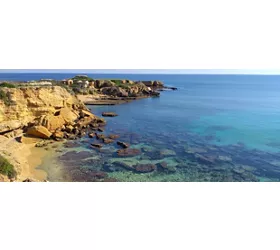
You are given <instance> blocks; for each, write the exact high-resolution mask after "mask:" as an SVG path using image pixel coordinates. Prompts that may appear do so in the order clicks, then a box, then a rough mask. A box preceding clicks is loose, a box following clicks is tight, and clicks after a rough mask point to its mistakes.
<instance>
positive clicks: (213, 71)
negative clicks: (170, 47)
mask: <svg viewBox="0 0 280 250" xmlns="http://www.w3.org/2000/svg"><path fill="white" fill-rule="evenodd" d="M70 72H71V73H95V74H98V73H100V74H110V73H113V74H261V75H280V69H278V70H277V69H271V70H267V69H264V70H258V69H249V70H245V69H96V70H91V69H0V73H70Z"/></svg>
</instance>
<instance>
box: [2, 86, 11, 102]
mask: <svg viewBox="0 0 280 250" xmlns="http://www.w3.org/2000/svg"><path fill="white" fill-rule="evenodd" d="M0 100H2V101H3V102H4V104H5V105H7V106H9V105H11V100H10V97H9V94H8V93H7V92H4V91H3V90H2V89H0Z"/></svg>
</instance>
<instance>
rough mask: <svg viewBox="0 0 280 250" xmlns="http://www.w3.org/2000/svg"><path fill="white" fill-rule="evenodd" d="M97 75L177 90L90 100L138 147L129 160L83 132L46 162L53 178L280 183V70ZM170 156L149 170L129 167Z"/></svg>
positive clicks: (113, 129) (110, 130) (31, 77)
mask: <svg viewBox="0 0 280 250" xmlns="http://www.w3.org/2000/svg"><path fill="white" fill-rule="evenodd" d="M74 75H75V74H0V80H3V79H5V80H36V79H41V78H51V79H63V78H68V77H72V76H74ZM88 75H89V76H91V77H93V78H96V79H98V78H120V79H122V78H125V79H131V80H162V81H163V82H164V83H165V85H167V86H175V87H177V88H178V90H177V91H163V92H161V96H160V98H149V99H143V100H138V101H135V102H132V103H129V104H122V105H117V106H90V107H89V108H90V109H91V110H92V112H93V113H94V114H97V115H100V114H101V113H102V112H104V111H113V112H116V113H117V114H118V115H119V116H118V117H114V118H106V120H107V123H108V125H107V126H106V131H105V133H106V134H111V133H115V134H119V135H120V136H121V138H120V140H123V141H126V142H129V143H131V145H132V148H138V149H140V150H141V155H138V156H135V157H129V158H119V157H118V156H116V153H115V152H116V150H117V149H118V147H117V146H116V145H108V146H105V147H104V150H103V151H102V152H98V151H95V150H93V149H91V148H90V147H89V144H90V143H91V142H93V139H90V138H83V139H81V140H79V141H77V142H75V143H74V145H72V146H73V147H68V148H67V149H63V152H61V153H60V154H61V155H60V156H59V158H58V159H56V162H53V164H55V165H56V167H55V168H56V171H54V170H53V169H52V167H51V166H50V163H49V162H48V164H46V163H45V164H42V166H40V167H41V168H43V169H45V170H46V171H47V172H48V173H49V179H50V180H53V181H60V180H61V181H63V180H77V181H80V180H85V181H91V178H93V177H92V176H93V175H91V171H92V172H94V171H102V172H105V173H106V174H107V175H108V177H107V178H116V179H117V180H120V181H279V180H280V76H246V75H91V74H88ZM162 162H165V163H166V164H164V167H163V168H162V169H161V168H160V167H158V170H157V171H154V172H152V173H136V172H133V171H131V170H129V168H126V167H124V166H125V164H126V166H133V165H137V164H154V165H156V164H157V166H159V163H162Z"/></svg>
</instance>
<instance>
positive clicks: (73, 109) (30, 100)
mask: <svg viewBox="0 0 280 250" xmlns="http://www.w3.org/2000/svg"><path fill="white" fill-rule="evenodd" d="M1 92H2V96H4V97H5V98H2V99H0V133H1V134H4V133H6V132H9V131H13V130H16V129H18V128H22V127H24V126H26V125H27V124H28V123H32V122H34V121H35V120H36V119H40V120H41V121H42V122H45V125H46V126H45V127H47V128H48V129H50V130H51V132H53V131H54V129H53V127H52V126H54V125H53V124H49V123H48V122H47V120H48V119H47V118H48V117H49V118H50V117H51V118H53V119H54V120H57V122H58V125H59V126H62V125H63V121H61V116H60V113H62V117H63V118H64V119H65V120H66V121H73V120H75V119H76V118H77V117H78V116H79V112H80V110H83V109H86V107H85V106H84V104H83V103H81V102H80V101H79V100H78V99H77V98H76V97H75V96H73V95H71V94H70V93H69V92H68V91H67V90H66V89H64V88H62V87H59V86H53V87H25V88H1ZM48 126H49V127H48Z"/></svg>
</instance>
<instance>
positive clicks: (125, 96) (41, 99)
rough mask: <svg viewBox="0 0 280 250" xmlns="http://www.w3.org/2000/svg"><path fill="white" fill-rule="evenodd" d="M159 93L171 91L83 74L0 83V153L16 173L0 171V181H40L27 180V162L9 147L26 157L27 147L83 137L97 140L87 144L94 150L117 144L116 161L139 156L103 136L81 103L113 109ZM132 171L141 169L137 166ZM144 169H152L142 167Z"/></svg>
mask: <svg viewBox="0 0 280 250" xmlns="http://www.w3.org/2000/svg"><path fill="white" fill-rule="evenodd" d="M164 89H173V90H176V88H172V87H165V86H164V84H163V83H162V82H160V81H142V82H139V81H138V82H134V81H130V80H94V79H92V78H89V77H88V76H75V77H73V78H71V79H67V80H65V79H64V80H61V81H57V80H51V79H43V80H41V81H31V82H8V83H7V82H4V83H0V140H2V141H3V143H1V146H0V155H3V156H4V157H5V159H7V160H8V161H9V162H11V163H12V164H13V165H14V168H15V172H16V174H15V175H13V176H8V177H7V176H5V175H3V174H2V173H1V172H0V181H1V180H2V181H7V180H10V181H26V182H29V181H43V179H42V178H41V179H40V178H39V179H38V178H36V176H32V173H31V172H32V171H26V168H27V167H28V168H30V166H28V163H27V162H26V159H24V160H23V159H21V158H17V157H15V156H16V152H15V150H13V148H18V150H23V152H22V154H25V153H24V152H29V154H27V153H26V155H29V156H30V149H31V147H36V148H45V147H46V146H47V145H49V144H50V143H52V142H53V141H58V142H60V141H62V142H65V141H67V140H75V139H77V138H81V137H85V136H86V137H89V138H96V139H97V140H98V143H92V144H91V147H92V148H93V149H95V150H101V149H102V147H103V145H106V144H111V143H116V145H119V146H120V149H119V150H118V151H117V154H118V155H119V157H127V156H131V155H137V154H139V152H138V151H137V150H136V149H131V148H129V145H128V144H127V143H126V142H120V141H116V139H117V138H118V135H114V134H111V135H109V136H105V135H104V134H103V132H104V129H105V125H106V120H105V119H104V118H101V117H98V116H96V115H94V114H92V113H91V112H90V110H89V109H88V108H87V107H86V106H85V104H87V105H116V104H122V103H127V102H130V101H133V100H137V99H141V98H148V97H159V96H160V93H159V91H162V90H164ZM102 115H103V116H104V117H107V116H109V117H114V116H116V115H117V114H114V113H110V112H109V113H107V114H102ZM4 142H5V143H4ZM27 144H28V145H29V146H28V150H29V151H28V150H27V149H26V148H27V146H26V145H27ZM6 145H9V147H8V146H6ZM11 145H12V146H11ZM24 150H25V151H24ZM20 161H25V163H24V164H22V163H21V162H20ZM135 169H138V170H139V169H142V168H141V166H140V167H139V166H138V167H137V168H135ZM144 169H151V168H150V167H149V166H145V167H144ZM139 171H140V172H141V171H144V170H139ZM147 171H148V170H147ZM33 172H34V171H33ZM28 174H29V175H30V176H28ZM7 178H8V179H7ZM44 180H45V179H44Z"/></svg>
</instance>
